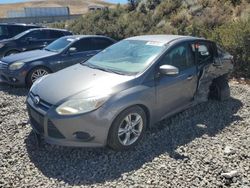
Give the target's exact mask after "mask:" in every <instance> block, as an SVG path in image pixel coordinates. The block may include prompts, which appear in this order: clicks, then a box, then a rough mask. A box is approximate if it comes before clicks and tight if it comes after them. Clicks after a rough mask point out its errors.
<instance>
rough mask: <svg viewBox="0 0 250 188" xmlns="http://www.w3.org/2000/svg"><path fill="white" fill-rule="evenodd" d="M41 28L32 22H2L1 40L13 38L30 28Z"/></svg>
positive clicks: (0, 29) (0, 26)
mask: <svg viewBox="0 0 250 188" xmlns="http://www.w3.org/2000/svg"><path fill="white" fill-rule="evenodd" d="M34 28H41V27H40V26H37V25H32V24H19V23H0V40H3V39H9V38H12V37H14V36H16V35H18V34H19V33H22V32H24V31H26V30H29V29H34Z"/></svg>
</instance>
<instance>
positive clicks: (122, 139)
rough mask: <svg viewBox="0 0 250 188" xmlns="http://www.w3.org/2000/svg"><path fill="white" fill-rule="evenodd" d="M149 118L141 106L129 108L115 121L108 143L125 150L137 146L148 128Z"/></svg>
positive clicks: (117, 148)
mask: <svg viewBox="0 0 250 188" xmlns="http://www.w3.org/2000/svg"><path fill="white" fill-rule="evenodd" d="M146 124H147V118H146V114H145V112H144V110H143V109H142V108H140V107H139V106H133V107H130V108H127V109H126V110H124V111H123V112H121V113H120V114H119V115H118V117H117V118H116V119H115V121H114V122H113V124H112V126H111V128H110V131H109V135H108V145H109V146H110V147H111V148H113V149H114V150H125V149H129V148H131V147H133V146H135V145H136V144H137V143H138V142H139V141H140V140H141V139H142V137H143V135H144V133H145V130H146Z"/></svg>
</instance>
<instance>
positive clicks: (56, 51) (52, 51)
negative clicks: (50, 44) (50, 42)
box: [44, 48, 57, 52]
mask: <svg viewBox="0 0 250 188" xmlns="http://www.w3.org/2000/svg"><path fill="white" fill-rule="evenodd" d="M44 50H46V51H49V52H57V51H56V50H51V49H48V48H44Z"/></svg>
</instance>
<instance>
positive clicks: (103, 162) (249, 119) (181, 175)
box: [0, 83, 250, 188]
mask: <svg viewBox="0 0 250 188" xmlns="http://www.w3.org/2000/svg"><path fill="white" fill-rule="evenodd" d="M231 92H232V98H231V99H230V100H228V101H225V102H217V101H208V102H206V103H203V104H200V105H197V106H195V107H193V108H192V109H189V110H186V111H184V112H182V113H180V114H178V115H175V116H174V117H172V118H170V119H167V120H164V121H162V122H160V123H159V124H158V125H157V126H156V127H155V128H153V130H151V132H148V133H147V134H146V137H145V138H144V139H143V140H142V143H141V144H140V145H139V146H137V147H136V148H134V149H133V150H130V151H126V152H114V151H112V150H109V149H107V148H104V149H86V148H67V147H59V146H51V145H49V144H45V143H42V145H41V148H37V147H36V145H35V140H34V136H33V134H32V132H31V128H30V125H29V123H27V120H28V117H27V112H26V107H25V99H26V94H27V90H26V89H20V88H12V87H9V86H5V85H0V187H50V188H51V187H70V186H82V187H90V186H91V187H228V186H229V187H242V188H249V187H250V86H247V85H242V84H237V83H231Z"/></svg>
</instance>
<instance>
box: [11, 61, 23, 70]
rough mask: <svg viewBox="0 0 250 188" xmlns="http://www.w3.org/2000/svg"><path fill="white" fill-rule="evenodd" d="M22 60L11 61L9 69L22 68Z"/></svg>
mask: <svg viewBox="0 0 250 188" xmlns="http://www.w3.org/2000/svg"><path fill="white" fill-rule="evenodd" d="M24 64H25V63H24V62H20V61H18V62H15V63H12V64H11V65H10V66H9V70H18V69H20V68H22V67H23V66H24Z"/></svg>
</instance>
